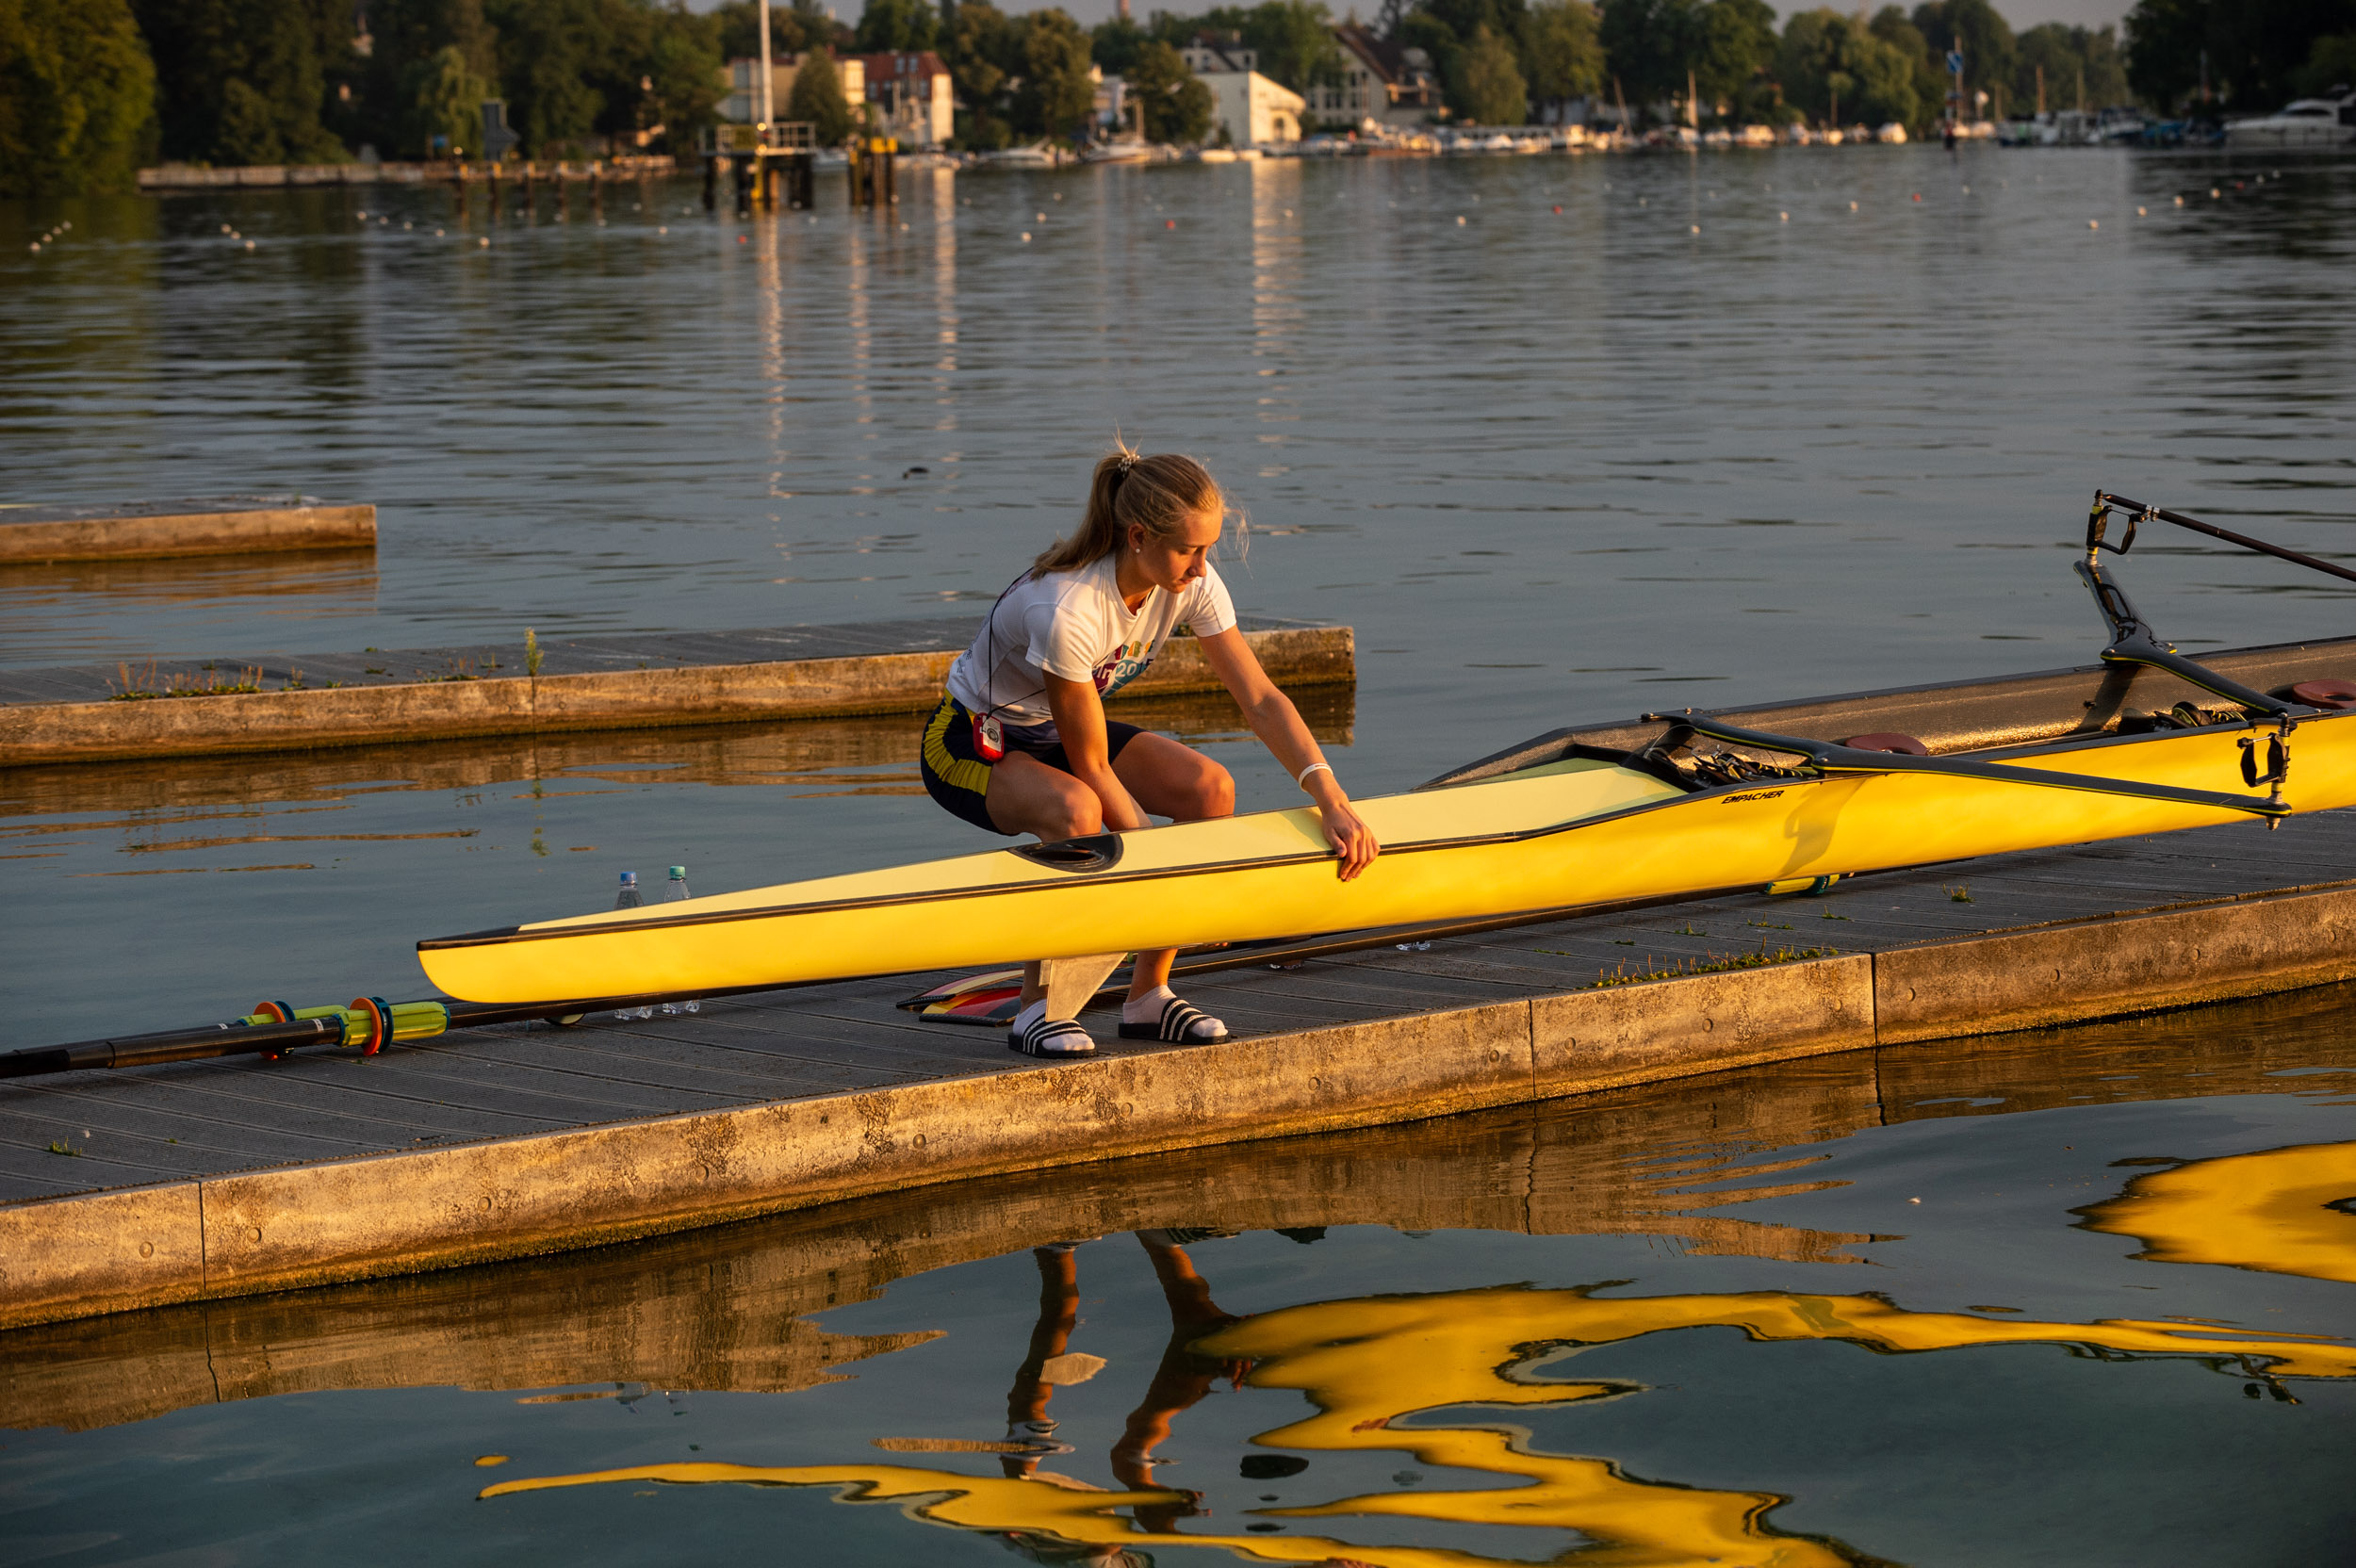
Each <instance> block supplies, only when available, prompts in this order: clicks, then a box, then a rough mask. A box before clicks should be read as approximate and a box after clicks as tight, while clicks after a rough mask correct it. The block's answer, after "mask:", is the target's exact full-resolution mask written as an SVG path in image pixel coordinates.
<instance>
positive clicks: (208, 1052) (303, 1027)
mask: <svg viewBox="0 0 2356 1568" xmlns="http://www.w3.org/2000/svg"><path fill="white" fill-rule="evenodd" d="M343 1036H344V1030H343V1023H342V1021H340V1020H337V1019H332V1018H306V1019H300V1020H297V1021H295V1022H292V1023H260V1024H246V1025H237V1024H216V1025H214V1026H213V1027H211V1028H209V1029H167V1030H164V1031H162V1032H160V1033H158V1034H153V1035H123V1036H118V1037H115V1038H113V1039H106V1040H76V1041H74V1043H73V1044H71V1045H49V1046H40V1047H36V1048H35V1049H33V1050H30V1051H8V1052H0V1078H32V1077H38V1076H40V1075H41V1074H43V1073H49V1072H73V1071H76V1070H81V1069H84V1068H101V1067H148V1066H152V1065H154V1064H155V1063H157V1062H189V1061H199V1060H202V1059H203V1058H205V1057H207V1056H243V1055H254V1054H263V1053H268V1052H275V1051H290V1050H292V1049H294V1048H295V1047H296V1046H298V1045H313V1044H317V1043H318V1042H319V1041H321V1040H329V1039H335V1040H340V1039H342V1038H343Z"/></svg>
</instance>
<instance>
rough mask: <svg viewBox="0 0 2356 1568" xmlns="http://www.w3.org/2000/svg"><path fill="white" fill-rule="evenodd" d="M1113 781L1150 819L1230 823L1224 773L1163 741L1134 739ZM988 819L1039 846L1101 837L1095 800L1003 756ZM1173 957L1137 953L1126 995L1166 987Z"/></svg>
mask: <svg viewBox="0 0 2356 1568" xmlns="http://www.w3.org/2000/svg"><path fill="white" fill-rule="evenodd" d="M1113 774H1114V776H1116V777H1118V778H1119V779H1120V780H1121V785H1122V787H1123V788H1125V789H1127V790H1128V792H1129V793H1130V795H1131V797H1132V798H1134V799H1135V800H1136V801H1137V804H1138V805H1139V806H1140V807H1142V808H1144V809H1146V810H1148V811H1150V812H1152V813H1153V814H1154V815H1155V816H1161V817H1168V818H1170V820H1171V821H1173V822H1203V821H1207V820H1208V819H1210V818H1213V817H1226V816H1233V815H1234V814H1235V779H1234V778H1233V777H1232V776H1229V774H1228V772H1227V770H1226V769H1225V768H1222V767H1220V766H1219V764H1218V763H1217V762H1214V761H1212V760H1210V759H1209V758H1207V757H1205V756H1203V754H1202V753H1201V752H1199V751H1196V750H1194V749H1193V748H1192V747H1190V746H1183V745H1180V744H1179V743H1177V742H1175V741H1173V740H1171V739H1170V738H1169V737H1168V736H1166V735H1153V734H1145V735H1137V736H1133V737H1132V738H1131V739H1130V742H1129V743H1128V744H1127V745H1125V746H1123V747H1121V755H1120V756H1119V757H1117V758H1115V759H1114V760H1113ZM987 799H988V801H989V804H990V821H992V822H994V823H996V824H997V825H998V826H999V828H1000V830H1001V831H1003V832H1007V833H1031V834H1036V835H1037V836H1038V837H1039V840H1040V841H1042V842H1044V841H1051V840H1055V839H1076V838H1080V837H1083V836H1085V835H1087V834H1089V833H1101V832H1103V831H1104V807H1103V805H1102V803H1100V802H1099V801H1098V800H1097V798H1096V792H1094V791H1092V790H1090V789H1089V788H1088V786H1087V785H1085V784H1083V783H1081V782H1080V781H1079V780H1078V779H1076V778H1074V777H1072V776H1071V775H1070V774H1068V773H1065V772H1063V771H1061V770H1060V769H1057V768H1051V767H1049V766H1048V765H1047V764H1046V763H1044V762H1041V761H1040V760H1038V759H1037V758H1035V757H1030V756H1026V755H1024V754H1023V753H1022V752H1019V751H1010V752H1008V753H1007V754H1006V757H1005V758H1004V759H1002V760H1000V761H998V762H997V763H996V764H995V765H993V766H992V767H991V768H990V793H989V795H988V797H987ZM1176 956H1177V954H1176V953H1175V952H1174V951H1172V950H1171V949H1169V948H1163V949H1160V950H1159V951H1156V952H1152V953H1140V954H1138V955H1137V962H1136V964H1135V966H1134V967H1133V968H1132V969H1131V970H1130V972H1129V994H1130V995H1131V996H1132V997H1137V996H1143V995H1145V994H1146V993H1147V992H1148V991H1151V990H1153V989H1154V988H1156V987H1159V986H1164V985H1168V984H1169V983H1170V962H1171V960H1172V959H1174V958H1175V957H1176ZM1039 994H1040V992H1039V966H1038V965H1037V964H1025V965H1023V1001H1022V1005H1023V1006H1025V1007H1027V1006H1029V1005H1031V1004H1032V1003H1034V1002H1036V1001H1038V1000H1039Z"/></svg>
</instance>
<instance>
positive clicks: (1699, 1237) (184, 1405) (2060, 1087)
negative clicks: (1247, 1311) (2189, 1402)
mask: <svg viewBox="0 0 2356 1568" xmlns="http://www.w3.org/2000/svg"><path fill="white" fill-rule="evenodd" d="M2341 1006H2342V1004H2341V1003H2340V1001H2339V999H2338V997H2337V995H2336V993H2334V992H2331V991H2320V992H2308V993H2305V994H2303V995H2292V996H2282V997H2275V998H2268V999H2264V1000H2258V1001H2251V1002H2247V1003H2242V1004H2238V1005H2234V1006H2233V1008H2232V1009H2231V1011H2230V1012H2229V1013H2227V1014H2226V1015H2225V1016H2223V1017H2217V1018H2212V1017H2206V1016H2204V1017H2202V1018H2201V1019H2200V1020H2199V1021H2189V1020H2184V1019H2182V1018H2181V1017H2164V1018H2143V1019H2135V1020H2128V1021H2120V1022H2117V1023H2109V1024H2101V1025H2095V1026H2092V1027H2086V1028H2079V1029H2073V1030H2070V1032H2068V1033H2066V1034H2065V1033H2055V1032H2051V1031H2029V1032H2025V1033H2021V1034H2014V1035H2007V1036H2002V1037H1995V1038H1991V1039H1985V1040H1973V1041H1970V1042H1968V1043H1952V1042H1951V1043H1946V1044H1922V1045H1909V1046H1892V1047H1889V1048H1887V1049H1883V1050H1879V1051H1846V1052H1839V1053H1835V1054H1830V1055H1822V1056H1811V1057H1808V1058H1806V1059H1803V1060H1799V1061H1792V1062H1785V1063H1778V1064H1775V1065H1774V1066H1771V1067H1765V1068H1755V1069H1750V1070H1743V1071H1739V1072H1717V1073H1710V1074H1706V1075H1704V1076H1701V1077H1697V1078H1687V1079H1682V1080H1679V1081H1677V1082H1675V1083H1667V1084H1651V1085H1643V1086H1635V1087H1631V1088H1624V1089H1616V1090H1607V1091H1605V1092H1602V1093H1599V1094H1595V1095H1592V1096H1588V1097H1586V1098H1585V1099H1582V1100H1580V1101H1579V1102H1578V1103H1576V1104H1575V1105H1557V1106H1542V1107H1531V1106H1514V1107H1509V1108H1505V1109H1500V1110H1495V1111H1488V1112H1482V1113H1479V1114H1476V1115H1473V1116H1468V1117H1462V1118H1458V1119H1453V1120H1450V1121H1447V1122H1439V1123H1431V1124H1426V1125H1421V1126H1413V1127H1400V1126H1390V1127H1371V1128H1363V1129H1358V1130H1355V1131H1351V1132H1347V1133H1342V1134H1338V1135H1333V1136H1330V1137H1325V1138H1319V1139H1317V1140H1314V1141H1311V1140H1280V1141H1277V1142H1272V1143H1256V1144H1249V1145H1226V1146H1223V1147H1214V1148H1203V1149H1187V1150H1176V1151H1171V1152H1167V1153H1161V1154H1155V1155H1153V1156H1151V1157H1149V1158H1145V1159H1137V1160H1125V1161H1119V1162H1112V1163H1107V1164H1105V1165H1102V1166H1098V1167H1096V1168H1092V1169H1090V1170H1088V1171H1085V1172H1072V1173H1070V1174H1069V1175H1068V1176H1067V1177H1066V1178H1064V1179H1061V1180H1047V1181H1035V1182H1006V1181H987V1180H986V1181H967V1182H947V1183H941V1184H938V1185H933V1186H927V1187H919V1188H917V1189H915V1190H912V1191H908V1192H892V1193H883V1194H878V1195H875V1196H874V1197H870V1198H863V1199H853V1200H850V1201H845V1202H841V1203H833V1204H828V1205H826V1206H825V1207H822V1208H817V1209H806V1210H800V1211H795V1212H792V1213H786V1214H779V1215H774V1216H771V1217H766V1218H763V1219H760V1220H756V1221H753V1222H751V1223H748V1224H742V1225H729V1226H722V1227H717V1228H714V1229H710V1230H705V1231H700V1232H695V1233H686V1234H679V1235H670V1236H663V1237H658V1238H655V1239H652V1240H648V1241H646V1242H643V1243H641V1244H639V1245H637V1246H634V1247H627V1248H608V1249H603V1250H597V1251H590V1252H581V1253H575V1254H571V1255H569V1256H564V1257H555V1258H547V1257H540V1258H519V1259H515V1260H512V1261H508V1262H503V1263H497V1264H490V1265H486V1266H483V1267H480V1268H469V1269H449V1270H443V1271H440V1272H437V1273H432V1274H424V1275H417V1276H412V1277H407V1278H401V1279H387V1280H375V1281H365V1282H355V1283H351V1284H343V1285H336V1286H333V1287H330V1288H328V1289H324V1290H315V1291H306V1292H303V1293H300V1294H292V1295H263V1296H253V1297H246V1298H241V1299H225V1300H211V1301H205V1302H202V1303H191V1304H189V1305H186V1306H181V1307H173V1308H165V1309H163V1310H161V1311H156V1312H139V1313H124V1314H122V1315H117V1316H113V1317H107V1318H101V1319H96V1320H89V1319H84V1320H78V1321H72V1322H61V1323H54V1324H50V1325H46V1326H41V1327H34V1328H26V1329H20V1330H18V1331H15V1332H13V1333H11V1334H9V1335H8V1338H7V1340H6V1342H5V1345H6V1353H5V1354H4V1355H0V1427H5V1428H11V1429H31V1428H51V1429H57V1428H62V1429H65V1430H68V1431H84V1430H88V1429H91V1428H95V1427H106V1426H115V1425H118V1424H121V1423H123V1422H128V1421H140V1420H146V1419H148V1418H150V1417H153V1416H157V1415H163V1414H167V1413H171V1412H172V1411H175V1410H183V1409H188V1408H190V1407H194V1406H204V1405H212V1404H221V1403H227V1402H229V1401H232V1400H237V1399H252V1398H261V1397H269V1396H272V1395H281V1394H303V1393H317V1392H321V1391H326V1390H351V1389H380V1388H415V1387H419V1386H430V1385H442V1386H448V1387H456V1388H467V1389H499V1390H512V1391H517V1392H521V1391H525V1390H532V1391H547V1390H550V1389H564V1388H573V1389H577V1390H582V1391H602V1392H603V1393H605V1394H607V1395H610V1396H614V1397H623V1398H629V1397H635V1396H639V1395H644V1394H646V1393H650V1392H653V1391H656V1390H694V1391H696V1392H701V1393H719V1392H734V1393H761V1394H778V1393H787V1392H791V1391H793V1390H795V1389H802V1388H809V1387H811V1386H813V1385H815V1384H817V1383H820V1382H824V1381H827V1380H832V1379H834V1378H838V1377H840V1376H842V1375H843V1370H844V1369H845V1368H846V1366H847V1365H848V1364H851V1363H854V1362H859V1361H864V1360H867V1359H868V1358H870V1357H873V1356H877V1355H883V1354H886V1353H889V1352H891V1351H893V1350H897V1349H900V1348H903V1347H906V1346H908V1345H912V1344H916V1343H921V1342H922V1341H924V1340H926V1339H929V1338H932V1337H934V1335H935V1333H936V1332H937V1331H935V1330H930V1329H918V1330H915V1331H900V1332H889V1333H880V1334H859V1333H848V1334H846V1333H839V1332H829V1331H827V1330H826V1328H824V1327H822V1326H821V1324H820V1323H819V1322H816V1321H813V1320H812V1319H813V1318H814V1317H815V1316H816V1315H819V1314H822V1313H826V1312H827V1311H829V1310H830V1309H834V1308H839V1307H844V1306H848V1305H850V1304H851V1303H853V1302H858V1301H869V1300H874V1299H876V1298H878V1297H880V1296H882V1295H883V1294H884V1293H885V1292H886V1291H887V1290H889V1289H890V1288H891V1287H892V1284H893V1283H894V1282H896V1281H900V1280H904V1279H908V1278H910V1277H912V1276H914V1275H918V1274H923V1273H925V1272H928V1271H930V1270H933V1269H938V1268H944V1267H948V1266H952V1265H956V1264H961V1263H970V1262H973V1261H976V1260H979V1259H986V1258H995V1257H1003V1256H1006V1254H1008V1253H1010V1252H1016V1251H1019V1250H1023V1249H1024V1248H1028V1247H1042V1246H1052V1245H1054V1244H1056V1243H1059V1242H1068V1241H1072V1240H1074V1239H1077V1238H1079V1237H1082V1236H1091V1235H1103V1234H1110V1233H1117V1232H1121V1231H1137V1230H1145V1229H1149V1228H1154V1227H1184V1228H1186V1229H1187V1230H1192V1231H1209V1232H1212V1233H1235V1232H1241V1231H1257V1230H1283V1231H1284V1232H1286V1233H1288V1234H1290V1235H1291V1236H1292V1237H1293V1238H1294V1239H1295V1240H1297V1241H1302V1242H1308V1241H1313V1240H1315V1239H1317V1233H1318V1232H1319V1231H1320V1230H1321V1229H1325V1228H1338V1227H1341V1226H1345V1225H1390V1226H1397V1227H1399V1228H1400V1229H1404V1230H1415V1231H1424V1230H1433V1231H1437V1230H1482V1231H1492V1232H1498V1233H1506V1234H1515V1235H1540V1236H1544V1235H1628V1236H1647V1237H1661V1238H1663V1242H1664V1244H1665V1245H1669V1246H1674V1247H1677V1248H1679V1249H1681V1250H1686V1251H1691V1252H1699V1253H1710V1254H1715V1255H1719V1256H1742V1257H1754V1258H1768V1259H1779V1260H1785V1261H1790V1262H1794V1263H1808V1264H1836V1265H1837V1264H1842V1263H1861V1262H1862V1261H1863V1258H1862V1256H1861V1251H1860V1250H1861V1249H1862V1248H1864V1247H1865V1246H1867V1245H1868V1244H1870V1243H1872V1242H1874V1241H1877V1240H1880V1239H1883V1238H1881V1237H1878V1236H1874V1235H1870V1234H1862V1233H1848V1232H1839V1231H1825V1230H1818V1229H1812V1228H1808V1227H1805V1226H1800V1225H1792V1224H1788V1223H1773V1222H1767V1221H1763V1220H1758V1219H1750V1218H1745V1217H1742V1216H1743V1211H1742V1208H1741V1207H1740V1205H1741V1204H1742V1202H1743V1201H1745V1200H1752V1199H1765V1198H1772V1197H1775V1196H1779V1195H1781V1194H1783V1193H1788V1192H1790V1191H1792V1184H1794V1183H1800V1184H1805V1181H1806V1172H1804V1171H1803V1172H1800V1173H1797V1174H1794V1173H1792V1171H1791V1168H1790V1167H1789V1165H1788V1164H1786V1163H1785V1162H1787V1161H1789V1160H1791V1159H1792V1150H1794V1149H1795V1148H1799V1147H1803V1146H1806V1145H1808V1144H1812V1143H1819V1142H1822V1141H1824V1140H1827V1139H1831V1138H1837V1137H1841V1136H1844V1135H1848V1134H1851V1133H1856V1132H1861V1131H1864V1130H1865V1129H1868V1128H1872V1127H1877V1126H1885V1125H1890V1124H1894V1123H1898V1122H1910V1121H1931V1120H1939V1119H1946V1118H1950V1117H1958V1116H1987V1115H1992V1114H2001V1113H2003V1112H2015V1111H2031V1110H2042V1109H2047V1108H2050V1107H2054V1106H2063V1105H2086V1104H2104V1103H2125V1102H2150V1101H2154V1100H2167V1099H2179V1098H2187V1097H2191V1096H2200V1095H2225V1094H2244V1093H2274V1092H2280V1090H2281V1088H2282V1079H2281V1078H2279V1077H2270V1076H2269V1074H2271V1073H2275V1072H2279V1071H2281V1070H2282V1069H2283V1068H2285V1067H2297V1068H2303V1069H2306V1070H2314V1069H2315V1068H2316V1067H2318V1066H2322V1065H2328V1064H2335V1065H2339V1066H2343V1067H2356V1044H2351V1042H2350V1041H2349V1039H2348V1032H2347V1030H2346V1029H2345V1028H2344V1027H2343V1025H2342V1021H2341V1017H2340V1013H2341ZM1762 1160H1764V1161H1766V1162H1768V1163H1766V1164H1765V1165H1763V1166H1762V1165H1761V1161H1762ZM1695 1211H1700V1212H1695ZM617 1384H618V1385H619V1386H616V1385H617ZM540 1397H543V1398H546V1397H550V1396H548V1395H547V1394H546V1393H545V1392H541V1393H540ZM554 1397H558V1398H563V1397H566V1396H564V1395H557V1396H554ZM571 1397H588V1395H587V1394H586V1393H583V1394H576V1395H573V1396H571Z"/></svg>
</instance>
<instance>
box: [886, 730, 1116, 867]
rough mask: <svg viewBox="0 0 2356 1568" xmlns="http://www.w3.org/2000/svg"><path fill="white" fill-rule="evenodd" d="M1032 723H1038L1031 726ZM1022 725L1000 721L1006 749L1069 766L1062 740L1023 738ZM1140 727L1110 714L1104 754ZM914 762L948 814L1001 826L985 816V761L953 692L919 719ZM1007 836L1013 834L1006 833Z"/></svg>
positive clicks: (997, 829) (993, 828)
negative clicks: (918, 742)
mask: <svg viewBox="0 0 2356 1568" xmlns="http://www.w3.org/2000/svg"><path fill="white" fill-rule="evenodd" d="M1040 727H1042V726H1032V728H1040ZM1023 728H1024V727H1023V726H1021V725H1011V724H1010V725H1007V726H1006V749H1007V750H1008V751H1010V752H1013V751H1020V752H1023V754H1025V755H1026V756H1030V757H1035V758H1037V759H1039V760H1040V761H1042V762H1044V763H1046V764H1047V765H1048V766H1049V767H1051V768H1055V769H1058V770H1060V771H1062V772H1064V773H1070V772H1071V771H1072V759H1071V758H1069V757H1067V756H1065V755H1064V749H1063V743H1062V742H1061V741H1056V742H1054V743H1048V744H1044V745H1042V744H1039V743H1026V742H1025V741H1024V739H1023ZM1143 733H1145V732H1144V731H1143V730H1141V729H1139V728H1138V727H1137V726H1136V725H1133V724H1121V723H1119V722H1117V721H1115V720H1112V719H1106V720H1105V721H1104V760H1106V761H1111V760H1114V759H1116V758H1118V757H1119V756H1120V755H1121V749H1122V748H1123V747H1125V746H1126V745H1128V743H1129V741H1130V738H1131V737H1132V736H1137V735H1142V734H1143ZM917 760H918V765H919V767H920V768H921V769H922V770H923V772H924V792H925V793H926V794H928V795H930V796H932V797H933V799H935V800H937V801H939V802H940V803H941V807H942V809H945V810H947V811H948V812H949V813H950V814H951V815H953V816H959V817H963V818H964V819H965V820H966V821H967V822H970V823H972V824H973V825H974V826H976V827H984V828H988V829H989V830H990V832H992V833H1006V829H1005V828H1003V827H1001V826H999V825H997V824H996V823H994V822H992V821H990V805H989V798H990V764H989V763H988V762H986V761H984V760H982V755H981V753H980V752H978V751H976V750H975V749H974V748H973V714H972V713H970V712H968V711H966V707H965V704H963V703H961V702H959V701H958V700H957V698H955V697H953V696H943V697H942V698H941V706H940V707H938V708H936V709H934V710H933V716H932V717H931V718H929V719H927V720H925V721H924V745H923V747H922V748H921V749H920V751H919V752H918V757H917ZM1007 836H1008V837H1009V838H1011V837H1012V836H1013V835H1011V834H1008V835H1007Z"/></svg>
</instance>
